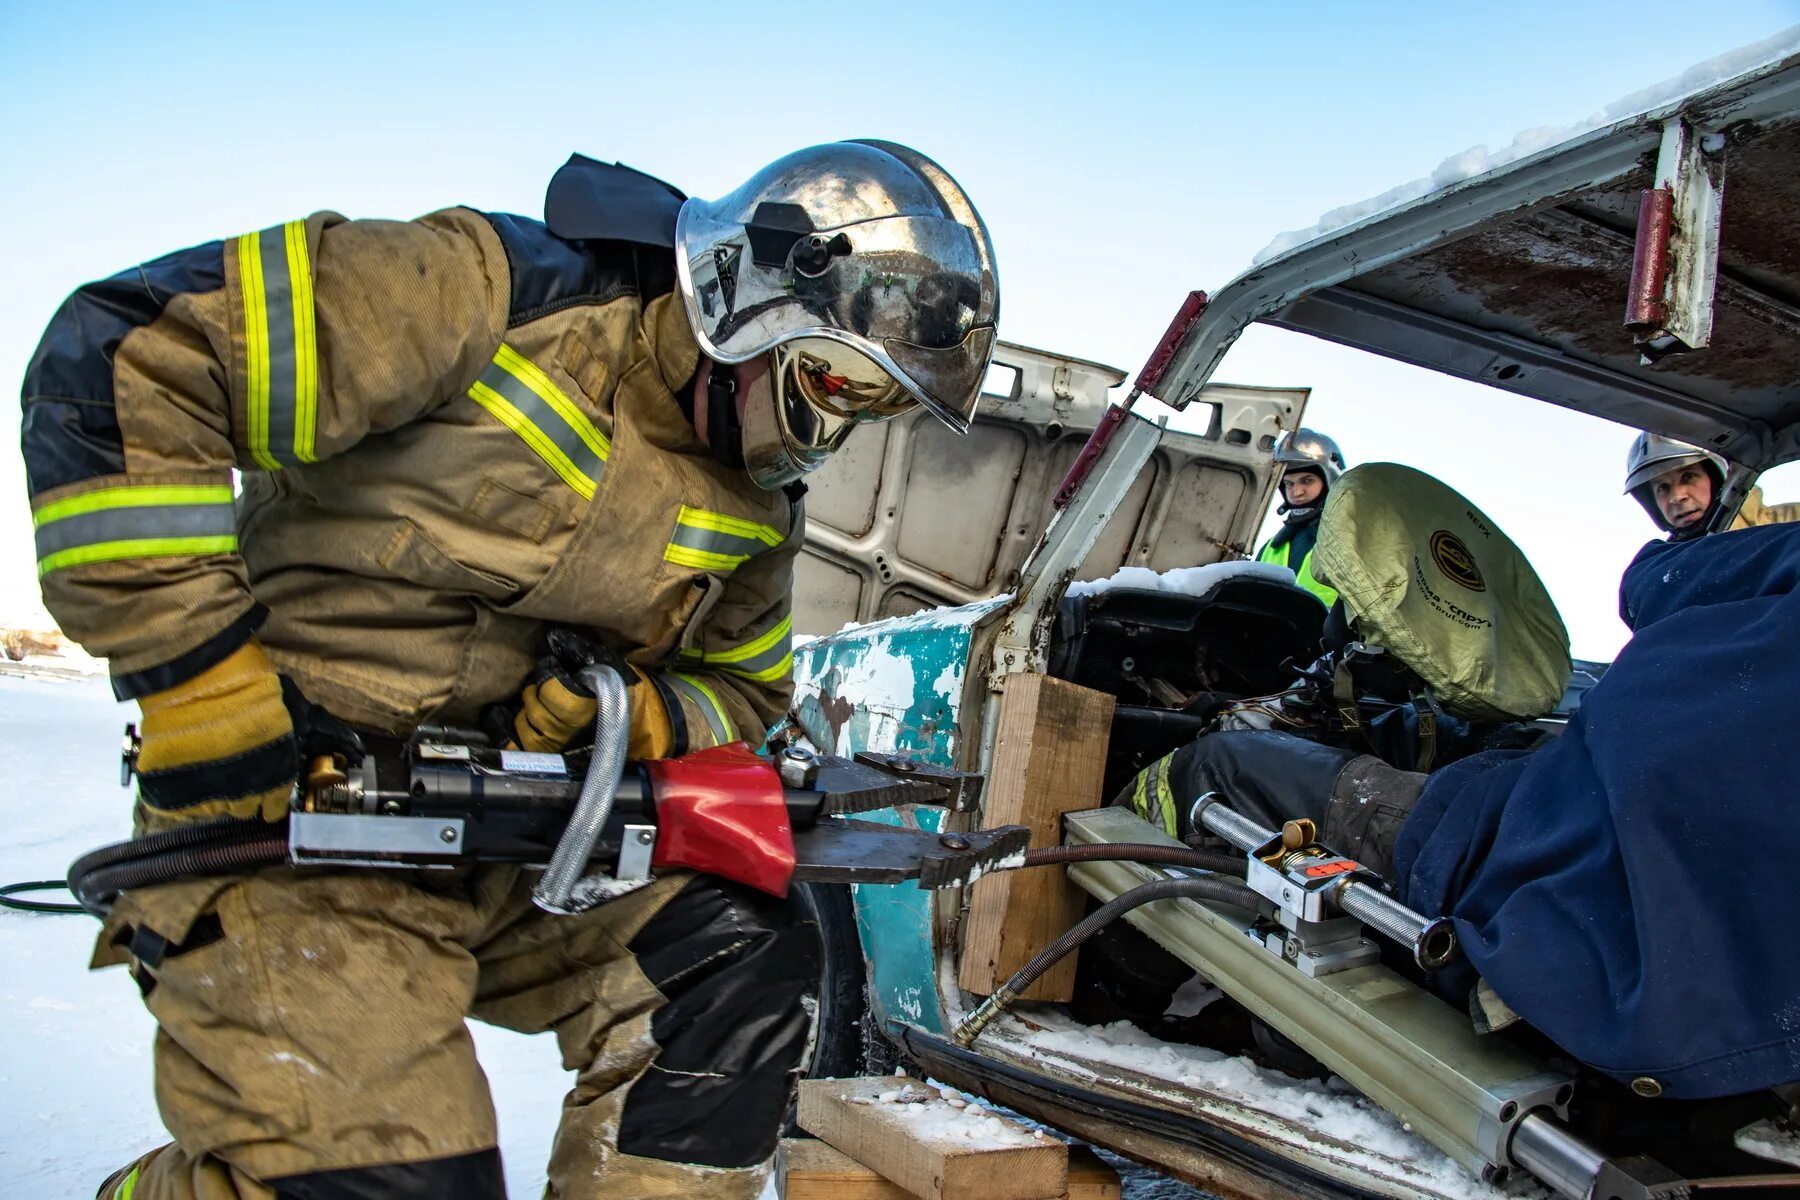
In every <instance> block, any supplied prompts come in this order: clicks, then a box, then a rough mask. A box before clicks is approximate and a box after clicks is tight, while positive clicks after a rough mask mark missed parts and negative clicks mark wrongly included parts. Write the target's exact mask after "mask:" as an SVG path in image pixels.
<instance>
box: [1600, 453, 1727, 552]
mask: <svg viewBox="0 0 1800 1200" xmlns="http://www.w3.org/2000/svg"><path fill="white" fill-rule="evenodd" d="M1696 463H1705V464H1706V465H1707V466H1708V467H1709V468H1710V469H1711V474H1712V481H1713V503H1714V504H1717V503H1718V501H1719V490H1720V489H1721V488H1722V487H1724V485H1725V475H1726V466H1725V460H1724V459H1723V458H1721V457H1719V456H1718V455H1717V454H1714V453H1713V452H1712V451H1710V450H1704V449H1701V448H1700V447H1699V446H1694V445H1690V444H1688V443H1687V442H1678V441H1676V440H1675V439H1674V438H1670V437H1664V436H1663V435H1662V434H1660V433H1640V434H1638V435H1637V437H1636V439H1634V440H1633V441H1632V443H1631V451H1630V453H1628V454H1627V455H1626V456H1625V493H1626V494H1627V495H1629V496H1632V497H1634V498H1635V499H1636V500H1637V502H1638V503H1639V504H1641V505H1642V506H1643V508H1644V511H1645V512H1647V513H1649V514H1650V519H1651V520H1652V521H1655V522H1656V527H1657V528H1658V529H1660V530H1662V531H1663V532H1664V533H1671V532H1673V530H1672V529H1671V527H1670V525H1669V523H1668V522H1667V521H1665V520H1664V519H1663V515H1662V509H1660V508H1658V507H1657V506H1656V497H1655V496H1653V495H1651V492H1650V484H1651V482H1652V481H1653V480H1655V478H1656V477H1657V476H1658V475H1662V474H1666V473H1667V472H1669V471H1675V470H1679V469H1680V468H1682V467H1691V466H1693V465H1695V464H1696Z"/></svg>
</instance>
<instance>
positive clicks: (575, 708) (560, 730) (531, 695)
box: [510, 625, 675, 760]
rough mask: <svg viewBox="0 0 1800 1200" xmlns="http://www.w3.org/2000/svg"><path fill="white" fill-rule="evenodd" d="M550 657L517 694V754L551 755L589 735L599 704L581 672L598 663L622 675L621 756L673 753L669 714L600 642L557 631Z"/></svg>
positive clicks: (639, 674)
mask: <svg viewBox="0 0 1800 1200" xmlns="http://www.w3.org/2000/svg"><path fill="white" fill-rule="evenodd" d="M547 640H548V642H549V645H550V653H549V654H548V655H547V656H545V657H544V658H543V659H541V660H539V662H538V667H537V670H536V671H534V672H533V673H532V676H531V679H530V680H529V681H528V682H527V683H526V684H525V687H524V689H523V690H522V691H521V692H520V693H519V711H518V712H517V713H515V714H514V715H513V718H512V721H511V726H512V732H511V738H510V744H511V746H512V747H513V748H516V749H519V750H538V751H545V752H550V753H554V752H557V751H560V750H562V749H563V748H564V747H566V746H568V745H569V744H570V743H572V742H574V741H575V740H576V739H577V738H578V737H581V736H582V735H583V734H584V733H589V732H592V730H593V728H594V714H595V712H596V711H597V710H598V705H597V703H596V702H595V700H594V694H593V692H592V691H590V690H589V689H588V686H587V684H586V683H584V682H582V679H581V673H582V671H584V670H586V669H587V668H588V667H591V666H593V665H595V664H596V663H601V664H605V665H607V666H610V667H612V668H613V669H614V670H616V671H621V672H623V674H624V676H625V685H626V695H627V696H628V697H629V698H630V702H631V737H630V741H629V743H628V744H627V746H626V750H625V756H626V757H627V758H630V759H633V760H642V759H646V758H667V757H668V756H669V755H670V754H671V753H673V752H674V749H675V736H674V731H673V728H672V726H671V725H670V723H669V714H668V710H667V709H666V708H664V707H663V702H662V697H661V696H659V695H658V694H657V691H656V688H655V687H654V686H653V685H652V684H651V683H650V679H649V677H648V676H647V675H645V674H644V672H643V671H641V670H639V669H638V668H637V667H634V666H630V665H628V664H627V663H625V662H624V661H622V660H621V659H620V658H619V657H618V656H617V655H616V654H614V653H613V652H612V650H610V649H609V648H607V647H606V646H605V645H603V644H602V643H600V642H599V641H598V640H596V639H595V638H593V637H592V636H590V635H589V634H586V633H583V632H581V631H580V630H578V629H572V628H569V627H568V626H561V625H559V626H557V627H555V628H553V629H551V630H550V633H549V635H548V638H547Z"/></svg>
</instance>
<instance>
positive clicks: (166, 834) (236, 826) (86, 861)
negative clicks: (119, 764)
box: [69, 820, 287, 878]
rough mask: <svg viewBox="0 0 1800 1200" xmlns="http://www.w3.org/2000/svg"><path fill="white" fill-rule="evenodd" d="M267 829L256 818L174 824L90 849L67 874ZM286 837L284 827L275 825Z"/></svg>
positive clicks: (267, 828) (253, 834)
mask: <svg viewBox="0 0 1800 1200" xmlns="http://www.w3.org/2000/svg"><path fill="white" fill-rule="evenodd" d="M271 828H274V827H272V826H269V825H264V824H262V823H261V822H257V821H230V820H226V821H204V822H201V823H199V824H195V825H177V826H176V827H175V828H173V829H167V830H164V831H163V832H161V833H152V834H147V835H145V836H144V837H141V838H132V839H131V840H130V841H128V842H117V843H114V844H113V845H111V846H102V847H100V848H99V849H98V850H90V851H88V852H87V853H86V854H84V855H82V856H81V857H80V858H78V859H76V860H75V862H74V863H73V864H72V865H71V866H70V867H69V875H70V877H71V878H73V877H74V876H75V875H77V874H84V875H85V874H87V873H89V872H91V871H97V870H99V869H100V868H101V867H110V866H112V865H113V864H114V863H121V862H129V861H131V860H133V859H139V858H148V857H150V856H151V855H153V854H161V853H162V852H163V851H165V850H179V849H181V848H182V847H184V846H195V845H200V844H202V843H205V844H208V845H213V844H217V843H221V842H226V841H233V840H239V839H242V838H247V837H255V836H259V835H261V834H264V833H267V832H269V831H270V829H271ZM279 828H280V829H281V831H282V834H283V836H286V833H287V826H285V825H283V826H280V827H279Z"/></svg>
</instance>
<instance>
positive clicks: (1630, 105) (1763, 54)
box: [1250, 25, 1800, 267]
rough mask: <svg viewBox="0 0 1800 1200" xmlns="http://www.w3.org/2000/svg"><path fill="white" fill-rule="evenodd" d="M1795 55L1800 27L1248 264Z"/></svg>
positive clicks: (1324, 219)
mask: <svg viewBox="0 0 1800 1200" xmlns="http://www.w3.org/2000/svg"><path fill="white" fill-rule="evenodd" d="M1796 51H1800V25H1796V26H1793V27H1791V28H1788V29H1784V30H1782V31H1781V32H1780V33H1778V34H1776V35H1774V36H1773V37H1768V38H1764V39H1763V40H1762V41H1760V42H1752V43H1751V44H1750V45H1748V46H1740V47H1738V48H1737V49H1736V50H1728V51H1726V52H1725V53H1724V54H1721V55H1719V56H1717V57H1716V58H1709V59H1707V60H1706V61H1705V62H1702V63H1698V64H1696V65H1694V66H1692V67H1689V68H1688V69H1687V70H1685V71H1683V72H1682V73H1681V74H1679V75H1676V76H1675V77H1673V78H1671V79H1665V80H1663V81H1662V82H1661V83H1658V84H1655V85H1653V86H1651V87H1647V88H1643V89H1641V90H1639V91H1636V92H1633V93H1631V95H1629V96H1625V97H1622V98H1621V99H1619V100H1615V101H1614V102H1613V103H1611V104H1609V105H1607V106H1606V107H1605V108H1603V109H1601V110H1600V111H1599V112H1597V113H1594V114H1593V115H1591V116H1589V117H1588V118H1587V119H1586V120H1585V121H1577V122H1576V123H1575V124H1573V125H1569V126H1565V127H1562V128H1558V127H1557V126H1554V125H1537V126H1533V127H1532V128H1530V129H1527V130H1524V131H1523V132H1521V133H1519V134H1518V135H1517V136H1515V137H1514V138H1513V140H1512V142H1511V143H1510V144H1508V145H1506V146H1502V147H1501V148H1500V149H1498V150H1489V149H1488V148H1487V146H1486V144H1485V143H1484V144H1482V145H1478V146H1471V147H1469V148H1468V149H1467V150H1464V151H1462V152H1461V153H1460V154H1452V155H1451V156H1450V157H1449V158H1446V159H1445V160H1444V161H1443V162H1441V163H1439V164H1438V165H1437V169H1436V170H1434V171H1432V172H1431V174H1429V175H1427V176H1425V177H1423V178H1421V179H1414V180H1412V181H1411V182H1409V183H1403V184H1401V185H1400V186H1399V187H1395V188H1389V189H1388V190H1387V191H1385V192H1383V193H1381V195H1379V196H1372V197H1370V198H1369V199H1367V200H1359V201H1357V202H1356V203H1355V204H1346V205H1344V206H1343V207H1341V208H1334V209H1332V210H1331V211H1329V212H1327V213H1325V214H1324V215H1322V216H1321V217H1320V218H1319V219H1318V220H1317V221H1316V222H1314V223H1313V224H1312V225H1309V226H1307V227H1306V228H1305V229H1292V230H1289V231H1288V232H1287V233H1284V234H1281V235H1280V236H1279V237H1277V238H1275V240H1274V241H1272V242H1270V243H1269V244H1268V245H1266V246H1264V247H1263V248H1262V249H1261V250H1258V251H1257V252H1256V255H1255V257H1253V258H1252V259H1251V260H1250V265H1251V266H1252V267H1260V266H1261V265H1262V264H1263V263H1265V262H1268V261H1269V260H1270V259H1272V258H1275V257H1276V256H1277V255H1281V254H1285V253H1286V252H1287V251H1289V250H1292V249H1293V248H1294V247H1296V246H1303V245H1305V244H1306V243H1307V242H1311V241H1316V240H1318V239H1319V238H1322V237H1324V236H1326V235H1327V234H1331V233H1335V232H1337V231H1338V230H1340V229H1343V228H1345V227H1346V226H1349V225H1354V224H1356V223H1357V222H1358V221H1361V220H1363V219H1364V218H1365V217H1371V216H1374V215H1375V214H1376V213H1381V212H1386V211H1388V210H1389V209H1394V208H1399V207H1400V206H1402V205H1404V204H1409V203H1411V202H1412V201H1414V200H1418V199H1420V198H1421V197H1424V196H1429V195H1431V194H1432V193H1433V192H1438V191H1442V190H1443V189H1445V188H1447V187H1450V186H1452V185H1453V184H1458V183H1461V182H1462V181H1464V180H1465V179H1473V178H1475V176H1477V175H1485V174H1487V173H1488V172H1489V171H1494V170H1498V169H1499V168H1501V167H1504V166H1507V165H1508V164H1511V163H1515V162H1518V161H1519V160H1520V159H1524V158H1529V157H1530V156H1531V155H1533V154H1536V153H1538V152H1539V151H1542V150H1546V149H1549V148H1550V147H1552V146H1557V145H1561V144H1562V143H1564V142H1568V141H1572V140H1573V139H1575V138H1577V137H1580V136H1581V135H1582V134H1584V133H1591V132H1592V131H1593V130H1596V129H1600V128H1602V127H1604V126H1608V125H1615V124H1618V123H1620V122H1622V121H1625V120H1629V119H1630V118H1632V117H1636V116H1640V115H1642V114H1644V113H1646V112H1649V111H1650V110H1652V109H1657V108H1661V107H1663V106H1664V105H1667V104H1671V103H1674V102H1675V101H1678V100H1682V99H1685V98H1686V97H1689V96H1692V95H1694V94H1696V93H1698V92H1702V91H1705V90H1707V89H1708V88H1711V87H1712V86H1714V85H1715V84H1719V83H1723V82H1724V81H1726V80H1728V79H1732V78H1735V77H1737V76H1739V75H1745V74H1748V73H1750V72H1752V71H1755V70H1758V69H1760V68H1762V67H1766V66H1768V65H1770V64H1771V63H1775V62H1779V61H1781V60H1782V59H1784V58H1786V57H1788V56H1789V55H1791V54H1793V53H1795V52H1796Z"/></svg>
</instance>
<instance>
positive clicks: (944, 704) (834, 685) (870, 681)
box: [794, 600, 1004, 1034]
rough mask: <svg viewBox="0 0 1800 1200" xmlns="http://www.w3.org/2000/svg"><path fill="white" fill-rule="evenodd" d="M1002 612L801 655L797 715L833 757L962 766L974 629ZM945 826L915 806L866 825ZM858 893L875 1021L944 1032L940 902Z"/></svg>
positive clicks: (905, 626)
mask: <svg viewBox="0 0 1800 1200" xmlns="http://www.w3.org/2000/svg"><path fill="white" fill-rule="evenodd" d="M1002 603H1004V600H999V601H984V602H982V603H980V604H972V605H968V606H965V607H963V608H954V609H940V610H934V611H932V612H929V613H922V614H920V615H918V616H914V617H901V618H896V619H893V620H888V621H880V622H876V623H874V624H870V625H861V626H856V627H854V628H851V629H847V630H845V631H844V632H842V633H838V634H834V635H833V636H831V637H828V638H819V639H817V640H815V641H812V642H808V643H806V644H804V645H802V646H799V647H796V648H795V650H794V681H795V683H794V713H795V717H796V719H797V722H798V724H799V725H800V727H801V730H802V732H804V733H805V734H806V735H807V737H808V739H809V740H811V741H812V743H813V744H814V745H815V746H817V747H818V748H819V749H820V750H823V751H825V752H827V753H830V754H839V755H844V756H846V757H847V756H849V755H851V754H854V753H856V752H857V751H859V750H875V751H880V752H883V753H888V754H911V755H915V756H917V757H918V758H921V759H923V760H925V761H927V762H931V763H936V764H939V765H941V766H946V767H950V766H955V765H956V753H957V748H958V747H959V746H960V745H961V731H960V729H959V728H958V722H959V718H960V716H961V712H962V688H963V679H964V676H965V672H966V671H967V669H968V665H969V645H970V641H971V635H972V631H973V627H974V625H975V623H976V622H977V621H978V620H980V618H981V617H983V616H985V615H987V614H988V613H990V612H992V611H994V609H996V608H998V607H999V606H1000V605H1001V604H1002ZM943 818H944V813H943V811H942V810H940V809H935V808H915V807H912V806H910V805H909V806H907V807H906V808H904V809H885V810H883V811H880V812H873V813H868V814H865V815H863V816H862V817H859V819H861V820H870V821H881V822H885V823H887V824H890V825H901V826H907V827H911V828H918V829H928V830H932V831H936V830H937V829H938V828H939V827H940V826H941V824H942V822H943ZM851 890H852V893H853V895H854V897H855V902H856V924H857V931H858V932H859V933H860V934H861V935H862V944H863V953H864V955H865V956H866V957H867V958H868V962H869V970H870V981H871V987H870V1003H871V1004H872V1006H873V1007H874V1010H875V1016H876V1019H877V1020H879V1021H882V1022H886V1021H888V1020H890V1019H894V1020H901V1021H905V1022H907V1023H908V1024H911V1025H917V1026H919V1027H920V1028H923V1029H926V1030H929V1031H931V1032H932V1033H937V1034H942V1033H944V1032H945V1030H944V1018H943V1012H942V1010H941V1008H940V1007H939V1004H938V991H937V964H936V958H935V955H934V953H933V947H932V940H931V893H930V892H927V891H925V890H923V889H921V888H919V887H918V886H916V885H915V884H911V883H903V884H892V885H866V886H865V885H858V886H857V887H854V888H852V889H851Z"/></svg>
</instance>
